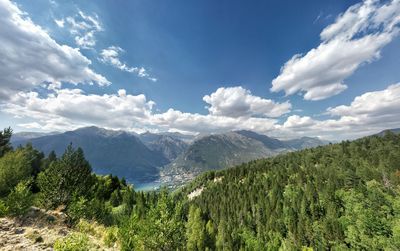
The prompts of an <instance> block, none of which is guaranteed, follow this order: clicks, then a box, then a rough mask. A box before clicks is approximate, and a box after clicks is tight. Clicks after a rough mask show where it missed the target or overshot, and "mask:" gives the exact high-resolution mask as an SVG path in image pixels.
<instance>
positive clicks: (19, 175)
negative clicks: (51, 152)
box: [0, 148, 32, 196]
mask: <svg viewBox="0 0 400 251" xmlns="http://www.w3.org/2000/svg"><path fill="white" fill-rule="evenodd" d="M31 173H32V167H31V162H30V160H29V156H28V154H27V152H26V150H25V149H23V148H22V149H18V150H16V151H13V152H8V153H6V154H5V155H4V156H3V157H2V158H0V196H1V195H3V196H7V195H8V193H9V192H10V191H11V190H12V189H13V188H14V187H15V186H16V185H17V184H18V183H19V182H21V181H22V180H25V179H27V178H28V177H29V176H30V175H31Z"/></svg>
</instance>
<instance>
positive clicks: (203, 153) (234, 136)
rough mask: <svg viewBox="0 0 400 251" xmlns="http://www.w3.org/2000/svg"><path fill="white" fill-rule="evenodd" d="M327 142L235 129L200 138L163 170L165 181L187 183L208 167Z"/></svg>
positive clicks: (243, 161)
mask: <svg viewBox="0 0 400 251" xmlns="http://www.w3.org/2000/svg"><path fill="white" fill-rule="evenodd" d="M324 144H327V142H325V141H321V140H319V139H317V138H306V137H304V138H300V139H295V140H288V141H281V140H278V139H275V138H271V137H268V136H266V135H262V134H258V133H255V132H252V131H244V130H242V131H234V132H228V133H223V134H214V135H207V136H203V137H201V138H198V139H196V140H195V141H194V142H193V143H192V144H191V145H189V147H188V148H187V150H186V151H185V152H184V153H182V154H181V155H179V156H178V157H177V158H176V159H175V160H174V161H173V162H171V163H170V164H168V165H167V166H166V167H164V168H163V169H162V170H161V177H162V179H163V181H164V182H165V183H184V182H186V181H187V180H191V179H193V177H195V176H196V175H197V174H199V173H202V172H204V171H207V170H218V169H223V168H228V167H232V166H235V165H239V164H241V163H245V162H249V161H251V160H255V159H260V158H265V157H270V156H274V155H277V154H279V153H284V152H290V151H295V150H299V149H304V148H309V147H315V146H319V145H324Z"/></svg>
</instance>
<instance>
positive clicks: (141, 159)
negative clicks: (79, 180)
mask: <svg viewBox="0 0 400 251" xmlns="http://www.w3.org/2000/svg"><path fill="white" fill-rule="evenodd" d="M29 141H30V142H32V144H33V146H34V147H36V148H37V149H39V150H41V151H43V152H45V153H46V154H48V153H49V152H50V151H52V150H54V151H55V152H56V153H57V155H58V156H59V155H61V154H62V153H63V152H64V150H65V148H66V147H67V146H68V144H70V143H72V145H73V146H75V147H78V146H79V147H81V148H82V149H83V150H84V152H85V156H86V158H87V159H88V160H89V162H90V163H91V165H92V167H93V170H94V171H95V172H96V173H99V174H109V173H112V174H114V175H118V176H120V177H125V178H126V179H127V180H128V181H131V182H142V181H143V180H151V179H155V178H156V177H157V176H158V172H159V171H158V168H157V167H160V166H163V165H165V164H168V163H169V160H168V159H167V158H165V157H164V156H163V155H161V154H160V153H158V152H156V151H153V150H151V149H149V148H148V147H146V145H145V144H143V143H142V141H141V140H140V139H139V138H138V137H136V136H135V135H133V134H131V133H127V132H123V131H111V130H106V129H101V128H97V127H85V128H80V129H78V130H75V131H69V132H65V133H61V134H57V135H47V136H42V137H39V138H33V139H28V140H21V141H15V142H14V143H13V144H14V145H19V144H22V145H23V144H25V143H27V142H29Z"/></svg>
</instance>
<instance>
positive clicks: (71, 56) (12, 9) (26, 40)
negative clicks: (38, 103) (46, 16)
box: [0, 0, 110, 99]
mask: <svg viewBox="0 0 400 251" xmlns="http://www.w3.org/2000/svg"><path fill="white" fill-rule="evenodd" d="M0 27H1V29H0V63H1V65H2V66H1V67H0V85H1V89H0V98H1V99H6V98H8V97H9V96H10V95H12V93H15V92H17V91H23V90H30V89H32V88H34V87H35V86H38V85H41V84H42V83H44V82H46V83H60V82H69V83H72V84H78V83H86V84H93V83H94V82H96V83H97V84H99V85H108V84H110V82H109V81H108V80H107V79H106V78H105V77H104V76H102V75H100V74H98V73H96V72H94V71H93V70H92V69H90V68H89V65H90V64H91V61H90V60H89V59H87V58H86V57H85V56H83V55H82V54H81V53H80V51H79V50H78V49H74V48H71V47H69V46H66V45H60V44H58V43H57V42H56V41H54V40H53V39H52V38H51V37H50V36H49V35H48V34H47V32H46V31H45V30H44V29H43V28H41V27H40V26H38V25H36V24H34V23H33V22H32V21H31V20H30V19H29V17H27V15H26V13H23V12H22V11H21V10H20V9H19V8H18V7H17V6H16V5H15V4H13V3H12V2H10V1H7V0H1V1H0Z"/></svg>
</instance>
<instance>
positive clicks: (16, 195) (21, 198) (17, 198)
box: [6, 180, 33, 216]
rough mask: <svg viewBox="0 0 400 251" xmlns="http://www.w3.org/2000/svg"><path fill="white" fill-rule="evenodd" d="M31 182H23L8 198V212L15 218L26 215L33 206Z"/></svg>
mask: <svg viewBox="0 0 400 251" xmlns="http://www.w3.org/2000/svg"><path fill="white" fill-rule="evenodd" d="M30 184H31V180H28V181H22V182H20V183H18V185H17V186H16V187H15V188H14V189H13V190H12V191H11V193H10V194H9V195H8V196H7V199H6V204H7V206H8V212H9V213H10V214H11V215H13V216H22V215H25V214H26V212H27V211H28V210H29V208H30V207H31V206H32V203H33V197H32V192H31V191H30V188H29V186H30Z"/></svg>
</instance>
